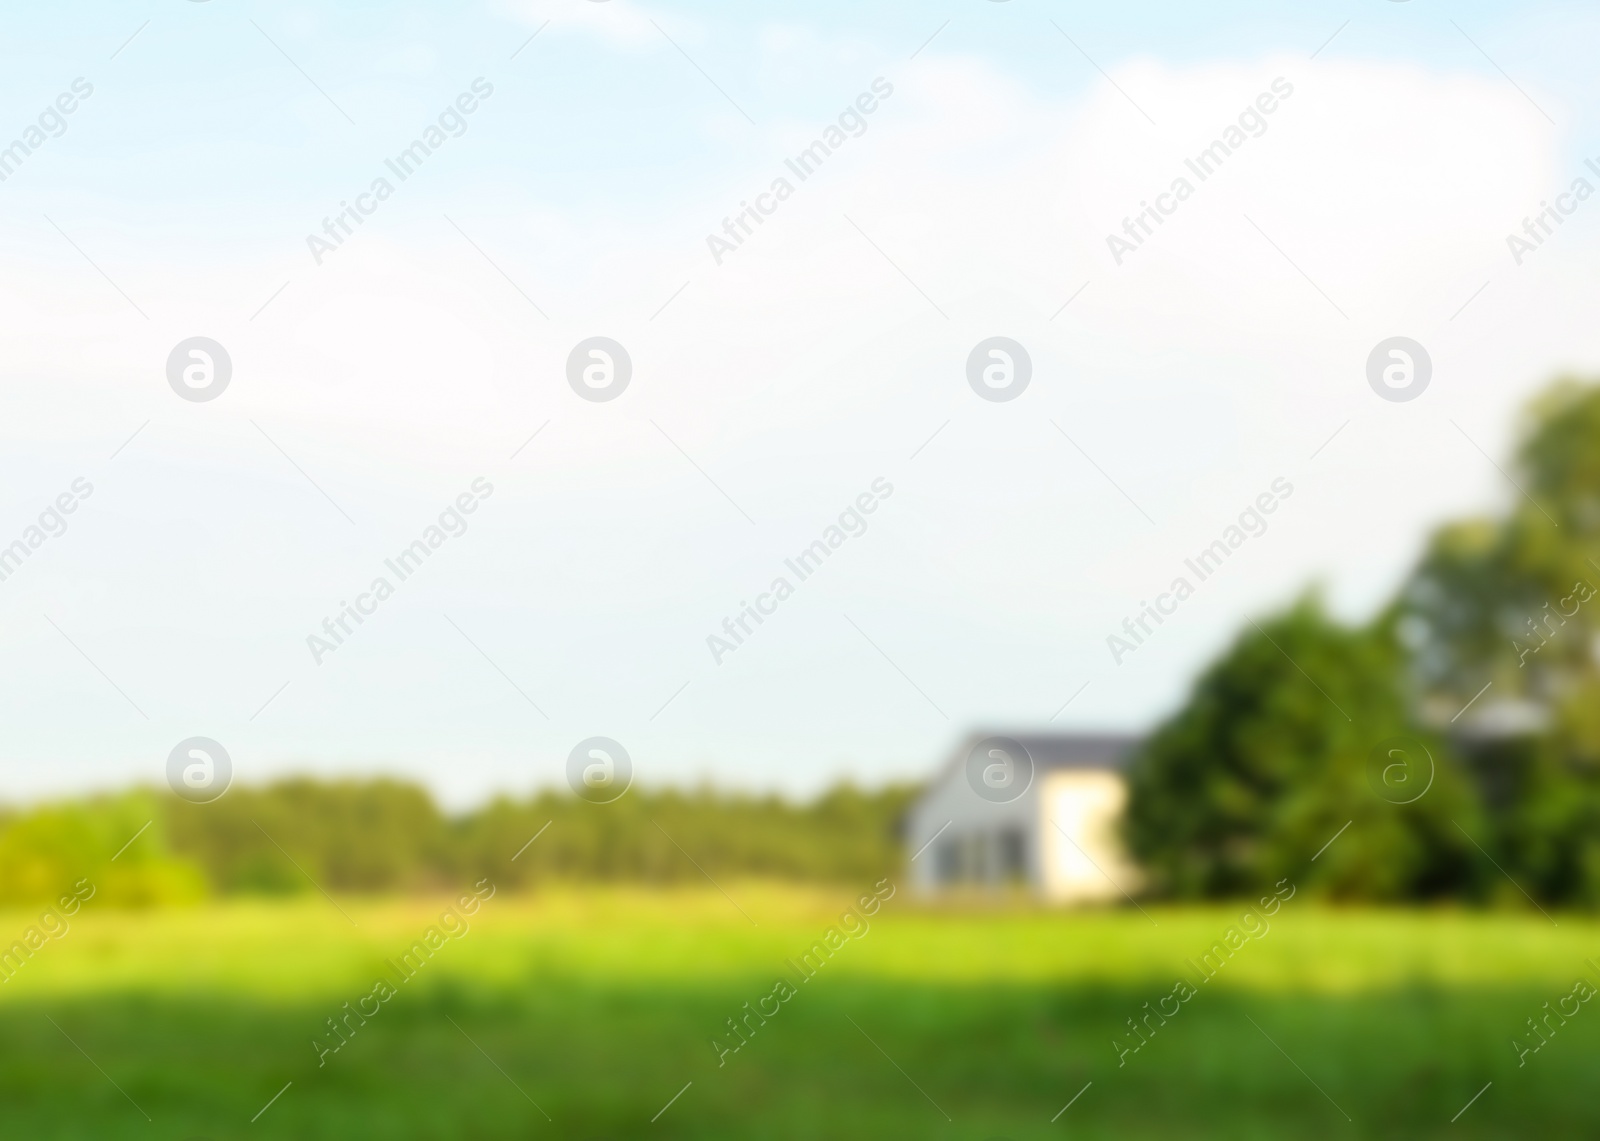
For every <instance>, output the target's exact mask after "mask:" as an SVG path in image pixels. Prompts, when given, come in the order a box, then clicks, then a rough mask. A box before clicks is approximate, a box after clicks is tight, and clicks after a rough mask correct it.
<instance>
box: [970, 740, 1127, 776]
mask: <svg viewBox="0 0 1600 1141" xmlns="http://www.w3.org/2000/svg"><path fill="white" fill-rule="evenodd" d="M985 737H1010V738H1011V739H1012V740H1013V741H1015V742H1017V744H1019V745H1021V746H1022V747H1023V748H1024V749H1026V750H1028V755H1029V756H1030V757H1032V758H1033V763H1034V765H1035V766H1036V767H1037V768H1038V769H1041V770H1044V771H1049V770H1052V769H1123V768H1126V767H1127V765H1128V762H1129V761H1130V760H1131V759H1132V756H1133V752H1134V749H1135V748H1136V747H1137V746H1138V745H1139V744H1140V742H1141V741H1143V740H1144V738H1142V737H1139V736H1136V735H1134V734H1131V733H988V732H979V733H974V734H973V735H972V736H971V737H969V738H967V740H966V742H965V743H964V744H963V745H962V747H961V752H960V754H959V756H960V757H962V758H964V757H965V756H966V755H967V754H968V753H969V752H971V750H972V747H973V746H974V745H976V744H977V743H978V742H979V741H981V740H983V738H985Z"/></svg>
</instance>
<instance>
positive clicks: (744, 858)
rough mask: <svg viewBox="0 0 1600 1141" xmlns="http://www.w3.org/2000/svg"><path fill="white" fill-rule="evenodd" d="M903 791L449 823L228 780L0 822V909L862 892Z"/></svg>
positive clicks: (638, 805) (391, 796) (388, 802)
mask: <svg viewBox="0 0 1600 1141" xmlns="http://www.w3.org/2000/svg"><path fill="white" fill-rule="evenodd" d="M914 794H915V786H913V785H898V786H893V787H889V788H885V789H881V790H878V791H873V792H862V791H860V790H858V789H856V788H854V787H852V786H850V785H840V786H837V787H835V788H833V789H831V790H830V791H828V792H827V793H826V794H824V795H823V796H821V797H819V798H817V799H816V800H813V801H810V802H808V803H799V804H797V803H794V802H792V801H788V800H784V799H782V798H779V797H775V796H765V797H757V796H739V795H729V794H724V793H718V792H713V791H709V790H697V791H692V792H682V791H659V792H646V791H640V790H639V789H634V790H632V791H630V792H629V793H628V795H626V796H624V797H622V798H621V799H620V800H618V801H616V802H614V803H611V804H590V803H588V802H586V801H583V800H580V799H578V798H576V797H574V796H571V795H557V794H555V793H544V794H540V795H538V796H534V797H532V798H530V799H524V800H513V799H509V798H500V799H496V800H494V801H492V802H490V803H489V804H487V805H485V806H484V807H483V808H481V809H479V810H477V811H474V812H470V813H467V814H465V815H462V816H455V817H452V816H448V815H446V814H445V813H444V812H442V811H441V810H440V809H439V807H438V805H436V804H435V803H434V801H433V799H432V797H431V796H429V794H428V793H427V791H426V790H425V789H423V788H421V787H419V786H417V785H413V784H408V783H404V782H401V781H395V780H387V779H379V780H362V781H354V780H344V781H327V780H315V779H309V778H301V779H292V780H285V781H281V782H278V783H275V784H271V785H267V786H265V787H259V788H246V787H235V788H233V789H231V790H229V792H228V793H227V795H226V796H224V797H222V798H221V799H220V800H217V801H215V802H213V803H211V804H203V805H201V804H190V803H188V802H186V801H183V800H181V799H179V798H178V797H176V796H173V795H171V794H170V793H167V792H165V791H164V790H163V791H162V792H160V793H157V792H152V791H143V790H141V791H136V792H129V793H125V794H120V795H115V796H102V797H95V798H88V799H80V800H74V801H69V802H64V803H58V804H50V805H44V806H40V807H35V808H30V809H27V810H25V811H10V812H0V906H7V905H23V904H27V905H34V904H45V903H49V902H51V901H53V900H54V899H55V898H56V897H57V896H59V895H60V894H61V892H62V891H63V890H65V888H66V885H69V884H72V883H75V882H76V881H78V880H79V879H83V878H87V879H88V880H89V881H90V882H91V883H93V884H94V885H95V886H96V888H97V889H98V891H99V892H102V893H104V894H103V895H101V896H99V897H98V898H97V902H98V901H102V900H103V901H104V902H108V903H111V904H114V905H125V906H126V905H131V906H140V905H153V904H161V903H177V902H184V901H191V900H198V899H202V898H205V897H207V896H213V895H230V894H240V893H254V894H287V893H293V892H305V891H315V890H318V889H321V890H324V891H329V892H373V893H376V892H426V891H439V890H448V889H452V888H455V887H458V886H459V885H462V884H467V883H474V882H476V881H478V880H480V879H483V878H484V877H488V878H489V880H490V881H491V882H493V883H494V884H495V885H496V886H497V887H503V888H508V889H512V890H516V889H519V888H527V887H531V886H533V885H535V884H538V883H540V882H542V881H548V880H556V879H564V880H633V881H640V882H647V883H658V884H667V883H676V882H699V883H704V882H705V877H706V876H707V875H710V876H712V877H714V878H716V879H718V880H722V879H724V878H736V877H739V876H765V877H773V878H780V879H792V880H815V881H828V882H838V881H844V882H850V883H856V882H861V881H866V880H871V879H876V878H879V877H882V876H883V875H885V874H888V873H889V872H890V871H892V869H894V868H896V867H898V866H899V864H900V863H901V861H902V860H903V859H904V855H903V852H902V848H901V844H900V841H899V838H898V836H897V828H898V824H899V820H900V817H901V815H902V813H903V812H904V809H905V807H906V805H907V804H908V803H909V801H910V799H911V797H912V796H913V795H914ZM535 836H538V839H537V840H534V839H533V838H534V837H535ZM134 837H137V838H136V839H134ZM130 840H131V841H132V842H131V843H130ZM530 840H532V841H533V842H532V843H529V841H530Z"/></svg>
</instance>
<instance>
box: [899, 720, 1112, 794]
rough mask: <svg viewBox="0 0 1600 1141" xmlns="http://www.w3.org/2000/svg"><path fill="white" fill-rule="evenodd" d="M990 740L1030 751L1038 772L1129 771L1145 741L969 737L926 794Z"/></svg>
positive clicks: (1088, 736)
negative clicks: (1008, 741)
mask: <svg viewBox="0 0 1600 1141" xmlns="http://www.w3.org/2000/svg"><path fill="white" fill-rule="evenodd" d="M986 737H1010V738H1011V739H1012V740H1013V741H1015V742H1017V744H1019V745H1021V746H1022V747H1023V748H1024V749H1026V750H1028V756H1029V757H1031V758H1033V765H1034V770H1035V771H1036V772H1053V771H1058V770H1063V769H1112V770H1116V771H1121V770H1122V769H1125V768H1127V766H1128V762H1129V761H1130V760H1131V759H1132V758H1133V753H1134V750H1135V749H1136V748H1137V747H1138V745H1139V744H1140V743H1141V742H1142V741H1143V740H1144V738H1143V737H1139V736H1136V735H1135V734H1132V733H995V732H991V731H989V730H987V729H985V730H979V731H975V732H973V733H970V734H968V735H967V736H966V737H965V738H964V739H963V740H962V741H961V744H960V745H959V746H958V747H957V748H956V749H955V751H954V752H953V753H952V755H951V756H950V758H949V759H948V760H946V761H945V763H944V764H942V765H940V766H939V771H938V772H937V773H936V774H935V775H934V777H933V778H932V779H931V780H930V781H929V782H928V785H927V788H926V790H925V793H924V794H925V795H926V793H931V792H932V791H933V789H934V788H935V786H937V785H939V784H940V783H941V782H942V781H944V780H947V779H948V778H949V777H950V776H951V775H952V774H954V773H957V772H959V771H960V770H961V767H962V766H963V765H964V764H965V763H966V760H967V755H968V754H969V753H971V752H972V750H973V748H974V747H975V746H976V745H977V744H978V742H979V741H982V740H983V739H984V738H986Z"/></svg>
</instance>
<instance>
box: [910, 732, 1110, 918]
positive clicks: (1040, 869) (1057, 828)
mask: <svg viewBox="0 0 1600 1141" xmlns="http://www.w3.org/2000/svg"><path fill="white" fill-rule="evenodd" d="M1137 744H1138V738H1136V737H1129V736H1116V735H1109V734H1100V735H1085V734H1052V735H1023V736H1019V737H1006V736H1000V735H993V734H982V733H980V734H974V735H973V736H972V737H970V738H968V739H967V740H966V741H965V742H963V743H962V745H961V747H960V748H959V749H958V750H957V751H956V753H955V755H954V756H953V757H951V758H950V760H949V761H948V762H947V763H946V764H945V766H944V767H943V769H941V770H940V772H939V773H938V775H937V776H935V777H934V778H933V780H932V781H930V782H929V784H928V787H927V789H926V790H924V792H923V793H922V795H921V796H920V797H919V798H918V799H917V800H916V802H915V803H913V805H912V806H911V809H910V811H909V812H908V813H907V818H906V843H907V849H908V854H909V855H910V881H911V885H912V888H913V889H914V890H915V891H916V892H918V893H919V894H924V895H933V894H939V893H942V892H949V891H953V890H971V889H973V888H995V887H1000V886H1004V885H1014V886H1017V887H1022V888H1025V889H1029V890H1031V891H1033V892H1034V893H1035V894H1037V895H1039V896H1042V897H1043V898H1045V899H1048V900H1053V901H1057V902H1072V901H1086V900H1099V899H1121V898H1123V897H1124V895H1125V893H1131V892H1132V891H1134V890H1135V889H1136V888H1137V887H1138V886H1139V883H1140V876H1139V872H1138V869H1137V868H1136V867H1135V866H1134V865H1133V864H1132V863H1131V861H1130V860H1129V859H1128V857H1127V855H1126V854H1125V853H1124V851H1123V846H1122V844H1121V842H1120V840H1119V839H1118V835H1117V825H1118V822H1119V820H1120V819H1121V816H1122V813H1123V809H1124V807H1125V805H1126V804H1127V799H1128V786H1127V780H1126V777H1125V775H1124V767H1125V765H1126V763H1127V761H1128V759H1129V757H1130V756H1131V754H1132V752H1133V749H1134V746H1136V745H1137Z"/></svg>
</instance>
